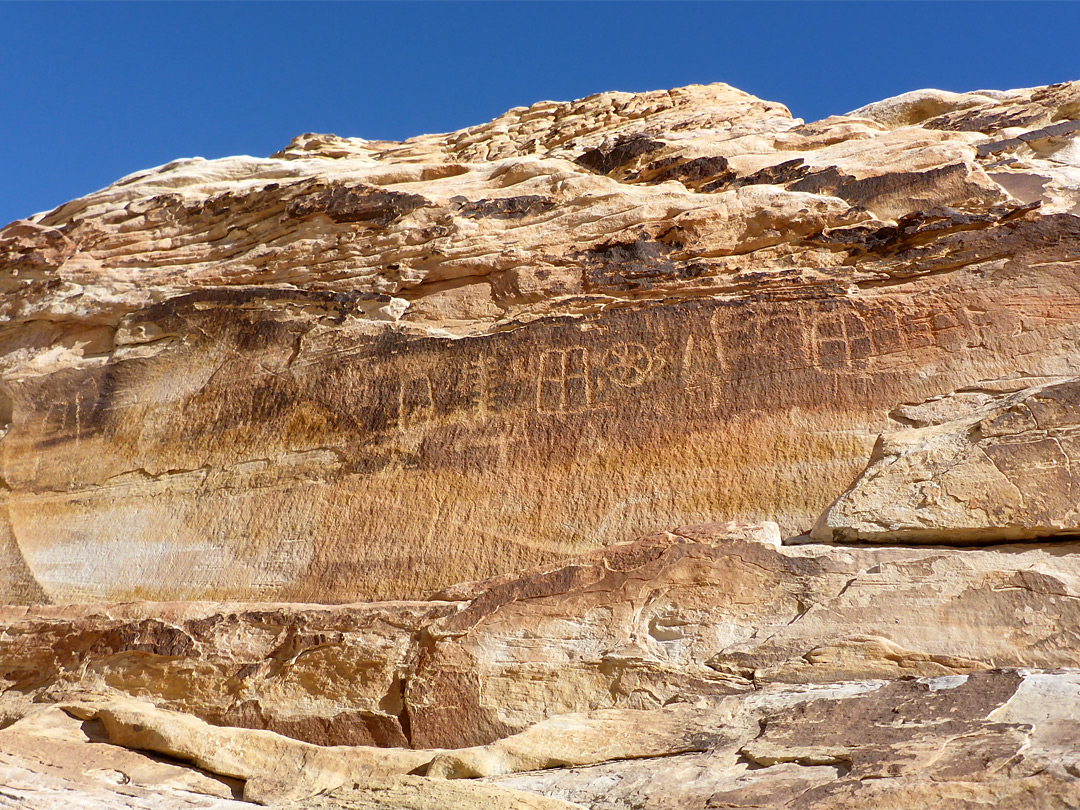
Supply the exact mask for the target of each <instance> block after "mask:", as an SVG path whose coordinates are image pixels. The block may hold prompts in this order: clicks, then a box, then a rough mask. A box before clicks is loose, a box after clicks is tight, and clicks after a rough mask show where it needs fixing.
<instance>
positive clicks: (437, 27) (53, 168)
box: [0, 0, 1080, 225]
mask: <svg viewBox="0 0 1080 810" xmlns="http://www.w3.org/2000/svg"><path fill="white" fill-rule="evenodd" d="M1078 31H1080V3H1072V2H1049V3H1043V2H1034V0H1028V2H961V3H945V2H914V3H894V2H854V1H853V0H850V1H849V2H836V3H823V2H790V3H789V2H756V3H721V2H717V3H707V2H690V3H683V2H659V3H652V2H630V3H622V2H603V3H587V2H545V3H530V2H504V3H497V2H482V3H459V2H403V3H344V2H339V3H316V2H301V3H286V2H276V3H257V2H244V3H194V2H185V3H175V4H174V3H134V2H132V3H115V4H114V3H65V2H40V3H21V2H2V1H0V121H2V123H0V225H3V224H4V223H7V222H9V221H11V220H12V219H15V218H17V217H21V216H26V215H29V214H32V213H34V212H36V211H40V210H47V209H50V208H53V207H55V206H56V205H59V204H60V203H63V202H65V201H67V200H69V199H72V198H74V197H77V196H80V195H82V194H85V193H88V192H90V191H93V190H95V189H98V188H100V187H102V186H105V185H107V184H109V183H110V182H112V181H113V180H116V179H117V178H119V177H121V176H123V175H125V174H128V173H130V172H133V171H136V170H138V169H142V168H147V167H150V166H154V165H158V164H162V163H166V162H168V161H170V160H173V159H175V158H178V157H189V156H193V155H201V156H203V157H208V158H213V157H221V156H224V155H231V154H251V155H268V154H270V153H271V152H273V151H275V150H277V149H280V148H281V147H283V146H284V145H285V144H286V143H287V142H288V141H289V139H290V138H291V137H292V136H293V135H296V134H299V133H301V132H333V133H336V134H338V135H347V136H360V137H366V138H394V139H398V138H405V137H408V136H410V135H416V134H420V133H423V132H441V131H447V130H453V129H458V128H460V127H464V126H468V125H470V124H474V123H479V122H481V121H485V120H488V119H490V118H493V117H494V116H496V115H498V114H499V113H501V112H502V111H504V110H505V109H507V108H509V107H513V106H517V105H527V104H531V103H532V102H535V101H539V100H542V99H556V100H564V99H572V98H580V97H581V96H585V95H588V94H590V93H595V92H599V91H603V90H652V89H658V88H666V87H675V86H679V85H684V84H691V83H697V82H712V81H725V82H728V83H730V84H733V85H735V86H737V87H740V88H742V89H743V90H746V91H748V92H751V93H754V94H755V95H758V96H761V97H763V98H768V99H773V100H777V101H781V102H783V103H785V104H787V105H788V106H789V107H790V108H791V110H792V112H793V113H794V114H795V115H797V116H800V117H803V118H806V119H808V120H810V119H816V118H821V117H824V116H826V115H829V114H832V113H842V112H846V111H848V110H850V109H852V108H854V107H858V106H860V105H862V104H865V103H867V102H869V101H873V100H876V99H879V98H884V97H886V96H890V95H895V94H897V93H902V92H904V91H907V90H912V89H916V88H919V87H940V88H944V89H948V90H973V89H978V88H983V87H991V88H1008V87H1024V86H1030V85H1035V84H1049V83H1052V82H1055V81H1065V80H1069V79H1078V78H1080V46H1078V44H1077V42H1078V40H1077V32H1078Z"/></svg>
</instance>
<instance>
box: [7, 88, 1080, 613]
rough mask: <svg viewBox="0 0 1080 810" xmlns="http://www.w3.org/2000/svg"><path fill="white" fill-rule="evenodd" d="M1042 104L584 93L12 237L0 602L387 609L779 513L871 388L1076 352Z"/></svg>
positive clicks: (158, 186)
mask: <svg viewBox="0 0 1080 810" xmlns="http://www.w3.org/2000/svg"><path fill="white" fill-rule="evenodd" d="M1078 99H1080V85H1077V84H1063V85H1054V86H1051V87H1047V88H1034V89H1030V90H1023V91H1009V92H1001V93H990V92H980V93H974V94H948V93H938V92H934V91H926V92H921V93H916V94H913V95H912V94H909V95H907V96H901V97H898V98H897V99H891V100H889V101H886V102H881V103H879V104H877V105H870V106H869V107H866V108H863V109H862V110H858V111H856V112H854V113H852V114H850V115H848V116H838V117H832V118H829V119H825V120H824V121H819V122H815V123H810V124H807V123H803V122H801V121H800V120H798V119H793V118H792V117H791V116H790V114H789V113H788V111H787V110H786V109H785V108H783V107H782V106H781V105H778V104H775V103H772V102H766V101H762V100H760V99H756V98H754V97H753V96H749V95H747V94H745V93H741V92H739V91H737V90H734V89H732V88H730V87H727V86H726V85H712V86H708V87H689V88H683V89H679V90H672V91H670V92H661V93H646V94H640V95H630V94H618V93H608V94H602V95H599V96H593V97H590V98H588V99H583V100H581V101H578V102H573V103H565V104H557V103H553V102H545V103H541V104H538V105H534V106H533V107H531V108H528V109H525V108H519V109H515V110H512V111H510V112H508V113H507V114H506V115H504V116H502V117H501V118H499V119H496V120H495V121H493V122H491V123H490V124H486V125H482V126H479V127H475V128H472V129H469V130H464V131H461V132H457V133H450V134H447V135H431V136H422V137H420V138H415V139H411V140H409V141H405V142H402V143H389V142H376V141H363V140H359V139H345V138H337V137H333V136H316V135H305V136H301V137H299V138H297V139H295V140H294V141H293V143H292V144H290V145H289V147H288V148H287V149H285V150H283V151H282V152H280V153H278V154H277V155H275V156H274V157H272V158H265V159H256V158H228V159H223V160H215V161H204V160H199V159H193V160H184V161H177V162H175V163H172V164H169V165H167V166H163V167H160V168H157V169H153V170H150V171H147V172H142V173H139V174H136V175H132V176H130V177H127V178H124V179H122V180H120V181H118V182H117V183H115V184H114V185H112V186H110V187H108V188H106V189H103V190H102V191H99V192H96V193H94V194H91V195H88V196H86V197H84V198H81V199H79V200H75V201H73V202H70V203H68V204H66V205H63V206H61V207H60V208H58V209H56V210H55V211H52V212H49V213H46V214H42V215H38V216H35V217H33V218H31V219H29V220H22V221H18V222H15V223H12V224H11V225H9V226H8V227H7V228H4V229H3V230H2V231H0V291H2V293H3V296H2V300H0V425H3V426H4V427H0V432H3V433H6V435H4V436H3V437H2V439H0V480H2V485H0V583H2V585H0V595H2V597H3V598H4V599H5V600H6V601H13V602H23V603H28V602H45V601H60V602H70V601H93V600H102V599H104V600H124V599H130V598H148V599H242V600H252V599H254V600H271V601H282V600H286V601H320V602H345V601H354V600H372V599H401V598H406V599H415V598H419V597H423V596H425V595H427V594H429V593H431V592H432V591H434V590H437V589H439V588H442V587H446V586H449V585H451V584H453V583H455V582H459V581H464V580H470V579H480V578H484V577H488V576H492V575H495V574H500V573H510V572H513V571H519V570H524V569H526V568H529V567H531V566H536V565H546V564H550V563H553V562H555V561H557V560H559V559H563V558H566V557H567V556H570V555H573V554H578V553H581V552H583V551H586V550H588V549H590V548H595V547H598V546H600V545H604V544H608V543H613V542H619V541H626V540H630V539H632V538H633V537H635V536H638V535H640V534H642V533H644V532H648V531H652V530H657V529H665V528H668V527H671V526H676V525H683V524H691V523H700V522H707V521H715V520H729V519H741V520H762V519H770V520H775V521H776V522H777V523H778V524H779V525H780V527H781V530H782V533H783V534H784V535H785V536H793V535H798V534H800V533H802V532H805V531H808V530H809V529H810V528H811V526H812V525H813V524H814V521H815V520H816V519H817V518H818V516H819V515H820V514H821V512H822V510H823V509H825V507H826V506H828V504H829V503H830V502H832V501H833V500H834V499H835V498H836V497H837V495H838V494H839V493H841V492H842V491H844V489H845V488H846V487H847V486H848V485H849V484H850V482H851V481H852V480H853V479H855V478H856V477H857V475H858V473H859V471H860V470H861V469H863V467H864V466H865V464H866V460H867V458H868V457H869V456H870V453H871V450H872V448H873V446H874V443H875V441H876V438H877V436H878V435H879V434H880V433H882V432H886V433H887V432H890V431H893V430H895V429H897V428H898V427H901V426H902V425H905V424H907V423H906V422H903V421H897V420H896V418H895V414H896V413H897V409H898V408H903V407H906V406H908V405H913V404H917V403H923V402H935V401H938V400H939V399H940V398H942V397H948V396H949V395H951V394H954V393H955V392H962V391H966V390H972V389H980V388H984V387H987V386H991V387H992V386H993V385H995V384H997V383H995V382H994V381H997V380H1002V379H1004V380H1007V381H1008V380H1014V379H1020V378H1022V379H1024V380H1026V381H1027V384H1029V385H1038V384H1041V383H1042V382H1045V381H1048V380H1051V379H1060V378H1063V377H1069V376H1073V375H1076V374H1078V373H1080V369H1078V362H1077V361H1078V359H1080V356H1078V353H1077V339H1078V335H1080V332H1078V330H1080V326H1077V324H1080V317H1078V316H1080V311H1078V306H1080V303H1078V302H1080V295H1078V281H1077V278H1078V277H1077V272H1076V267H1077V264H1076V263H1077V259H1078V256H1080V238H1078V237H1080V218H1078V217H1077V216H1076V214H1077V213H1078V210H1080V209H1078V208H1077V206H1078V205H1080V197H1078V195H1077V188H1078V187H1080V186H1078V180H1080V178H1078V173H1080V168H1078V167H1080V157H1078V155H1080V152H1078V149H1080V147H1078V146H1077V144H1078V143H1080V141H1078V137H1080V135H1078V131H1077V129H1076V128H1075V127H1073V126H1072V125H1073V123H1075V121H1076V120H1078V118H1080V112H1078V109H1080V108H1078V105H1080V101H1078ZM839 528H840V530H838V531H835V532H833V535H839V536H847V534H848V533H847V532H845V531H843V530H842V529H843V527H839Z"/></svg>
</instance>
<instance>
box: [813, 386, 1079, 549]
mask: <svg viewBox="0 0 1080 810" xmlns="http://www.w3.org/2000/svg"><path fill="white" fill-rule="evenodd" d="M973 401H974V402H979V400H977V399H976V400H972V398H971V396H970V395H968V396H967V397H965V396H963V395H957V396H955V397H946V398H943V399H941V400H938V401H936V402H933V403H928V404H927V405H926V407H924V408H918V407H911V408H906V409H904V414H905V416H904V418H905V419H906V420H907V421H908V422H914V423H915V424H916V425H918V426H917V427H914V428H911V429H907V430H899V431H896V432H893V433H889V434H886V435H883V436H882V437H881V438H880V439H879V440H878V443H877V445H876V446H875V448H874V452H873V455H872V457H871V460H870V464H869V466H868V467H867V468H866V470H865V471H864V472H863V474H862V475H861V476H859V478H858V479H857V480H856V481H855V483H854V484H852V485H851V488H850V489H848V491H847V492H845V493H844V494H843V495H841V496H840V497H839V498H838V499H837V500H836V501H835V502H834V503H833V504H832V505H831V506H830V507H829V508H828V509H827V510H826V511H825V513H824V514H823V515H822V516H821V518H820V519H819V520H818V522H817V524H816V525H815V526H814V530H813V532H812V536H813V537H814V538H815V539H817V540H820V541H865V542H874V543H890V542H905V543H971V542H983V543H1001V542H1010V541H1016V540H1032V539H1036V538H1053V537H1060V538H1063V539H1069V540H1075V539H1076V536H1077V535H1080V379H1078V378H1071V379H1065V380H1058V381H1053V382H1047V383H1042V384H1039V385H1034V386H1030V387H1026V388H1023V389H1022V390H1020V391H1016V392H1013V393H1000V394H997V395H992V396H985V395H984V396H983V397H982V404H981V405H978V406H976V407H971V403H972V402H973ZM950 410H952V412H954V413H955V412H957V411H959V412H961V413H963V411H965V410H966V411H968V412H967V413H965V414H964V415H963V416H960V417H959V418H956V419H952V420H951V421H944V420H943V419H942V416H943V415H944V414H948V413H949V412H950ZM919 420H926V421H925V423H921V424H920V421H919Z"/></svg>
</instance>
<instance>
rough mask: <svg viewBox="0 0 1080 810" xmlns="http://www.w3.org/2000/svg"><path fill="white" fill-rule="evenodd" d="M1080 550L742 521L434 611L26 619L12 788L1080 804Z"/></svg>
mask: <svg viewBox="0 0 1080 810" xmlns="http://www.w3.org/2000/svg"><path fill="white" fill-rule="evenodd" d="M1062 551H1064V552H1066V553H1061V552H1062ZM1078 559H1080V556H1078V555H1077V554H1076V553H1075V549H1074V548H1073V547H1071V546H1069V547H1061V548H1059V549H1056V550H1055V551H1054V552H1053V553H1052V552H1049V551H1047V550H1043V549H1028V550H1023V549H1022V548H1016V549H1012V550H1005V549H994V550H971V551H967V552H965V553H964V554H963V555H960V554H957V553H956V552H947V551H943V550H942V549H920V548H910V547H909V548H884V547H881V548H873V549H871V548H851V549H847V550H837V549H832V548H828V547H824V546H814V545H804V546H794V547H783V546H778V545H776V544H775V526H769V525H766V526H743V525H735V524H729V525H723V526H716V525H714V526H702V527H693V528H687V529H683V530H680V531H679V532H674V533H661V534H656V535H652V536H649V537H645V538H642V539H640V540H638V541H636V542H635V543H631V544H626V545H616V546H612V547H610V548H607V549H604V550H602V551H598V552H593V553H591V554H589V555H587V556H584V557H580V558H575V559H573V560H569V561H567V562H565V563H564V564H561V565H559V566H557V567H553V568H549V569H540V570H536V571H531V572H527V573H523V574H521V575H517V576H513V577H505V578H500V579H497V580H493V581H488V582H482V583H473V584H464V585H461V586H459V587H457V588H455V589H453V590H452V592H447V593H443V594H439V595H438V596H437V597H436V598H435V599H433V600H430V601H427V602H410V603H400V602H399V603H381V604H380V603H376V604H362V605H340V606H333V607H319V606H303V605H291V606H290V605H274V606H270V605H257V604H231V605H230V604H159V603H142V604H127V605H98V606H95V607H86V606H84V607H80V606H67V607H42V608H7V609H6V610H5V611H4V613H3V614H2V615H0V630H2V632H0V661H3V670H2V671H0V677H2V678H3V681H2V684H3V686H4V691H3V695H2V697H0V712H2V715H0V726H6V728H4V729H3V730H0V742H2V744H0V751H2V752H3V753H2V754H0V773H3V774H5V778H7V779H8V780H10V781H9V783H8V784H9V785H10V786H11V787H10V788H6V789H5V790H7V791H8V792H7V793H5V794H4V795H6V796H9V797H10V796H13V797H14V799H15V802H16V803H15V805H14V806H16V807H33V808H37V809H38V810H41V809H42V808H48V807H54V806H55V807H59V806H61V805H60V804H56V803H54V801H55V800H53V799H50V796H54V795H56V792H57V791H66V792H67V795H71V792H72V791H76V792H77V793H76V795H80V796H84V797H87V798H94V799H95V800H98V801H100V803H101V804H100V806H101V807H177V806H180V805H178V804H177V803H176V802H179V801H180V797H179V796H180V794H178V793H177V791H180V792H181V793H182V792H184V791H186V792H189V793H194V794H196V795H197V796H198V797H199V801H203V802H207V801H209V800H210V799H211V798H213V799H214V801H215V802H218V801H220V802H221V803H220V804H204V805H203V806H220V807H222V808H232V807H233V806H234V805H233V804H232V802H233V801H235V800H236V799H245V800H247V801H255V802H260V803H263V804H272V805H282V804H289V803H295V802H300V803H301V804H299V805H297V806H303V807H326V808H349V807H386V808H392V807H393V808H436V807H459V806H460V807H463V808H465V807H476V806H481V805H483V806H488V805H491V806H493V807H507V808H537V810H543V809H544V808H566V807H588V808H613V809H617V810H623V809H624V808H630V807H645V808H693V807H697V808H706V807H777V808H779V807H803V808H816V807H821V808H826V807H894V806H895V807H905V806H908V807H910V806H956V807H969V806H970V807H975V806H981V805H985V804H996V805H997V806H1005V807H1017V808H1019V807H1022V806H1023V807H1029V806H1030V807H1046V808H1051V807H1053V808H1059V807H1074V806H1077V805H1078V803H1080V773H1078V771H1077V764H1076V763H1077V757H1078V756H1080V749H1078V748H1077V741H1078V740H1080V674H1078V673H1080V644H1078V643H1077V638H1076V631H1075V628H1076V626H1077V623H1078V622H1077V618H1078V617H1077V615H1076V614H1077V611H1078V610H1080V608H1078V607H1077V605H1078V604H1080V570H1078V568H1077V563H1076V560H1078ZM137 751H142V752H148V753H150V754H163V755H166V756H167V757H169V758H170V761H172V762H177V761H179V762H188V763H191V764H192V765H194V766H198V768H199V769H201V771H193V770H184V769H182V768H178V767H177V766H176V765H175V764H172V765H164V764H155V762H154V760H148V759H144V758H140V755H138V754H136V753H134V752H137ZM125 780H127V781H125ZM444 780H453V781H456V780H464V781H461V782H460V783H459V784H456V785H455V786H450V785H448V784H447V783H446V782H445V781H444ZM155 784H157V785H159V786H160V787H162V788H164V789H165V791H164V792H163V793H162V794H160V795H159V797H158V799H157V801H159V802H160V803H158V804H152V803H150V802H149V800H148V798H147V790H148V789H149V788H150V787H152V786H153V785H155ZM118 785H119V786H121V787H123V788H124V789H120V787H117V786H118ZM11 790H14V792H13V793H12V792H10V791H11ZM215 797H216V798H215ZM170 802H172V803H170ZM197 806H198V805H197Z"/></svg>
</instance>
